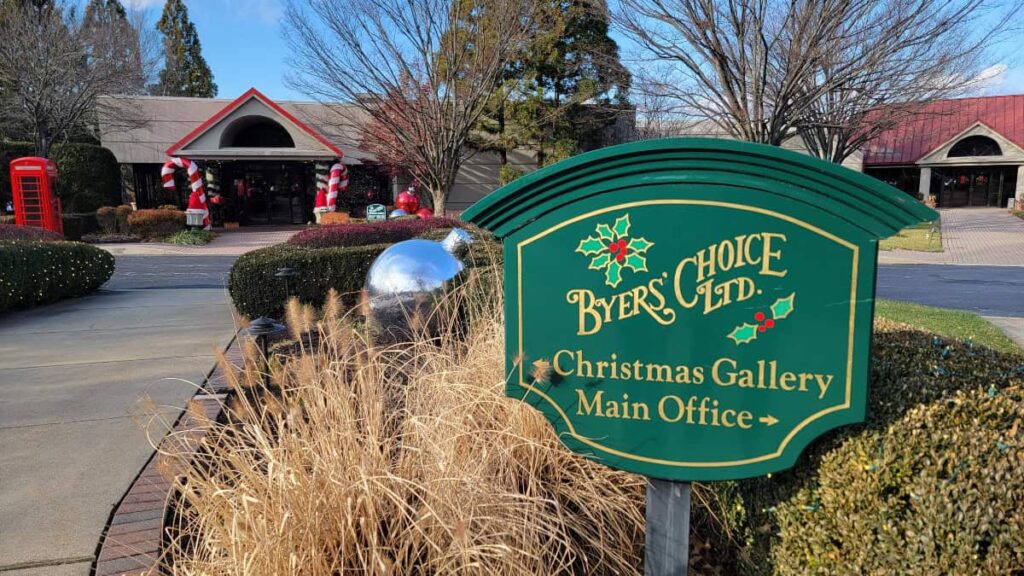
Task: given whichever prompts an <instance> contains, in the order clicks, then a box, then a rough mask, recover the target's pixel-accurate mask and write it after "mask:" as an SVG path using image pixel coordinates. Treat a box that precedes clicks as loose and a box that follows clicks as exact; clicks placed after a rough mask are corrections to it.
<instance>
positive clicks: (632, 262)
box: [622, 254, 647, 272]
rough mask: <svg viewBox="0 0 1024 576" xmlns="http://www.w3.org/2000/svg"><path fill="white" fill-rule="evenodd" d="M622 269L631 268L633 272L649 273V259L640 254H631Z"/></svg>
mask: <svg viewBox="0 0 1024 576" xmlns="http://www.w3.org/2000/svg"><path fill="white" fill-rule="evenodd" d="M622 267H623V268H629V269H630V270H632V271H633V272H647V258H644V257H643V256H641V255H639V254H630V255H628V256H626V258H625V261H624V262H623V263H622Z"/></svg>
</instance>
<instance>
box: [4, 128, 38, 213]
mask: <svg viewBox="0 0 1024 576" xmlns="http://www.w3.org/2000/svg"><path fill="white" fill-rule="evenodd" d="M25 156H35V150H34V148H33V146H32V144H30V143H28V142H0V207H3V206H6V205H7V201H8V200H12V199H13V198H14V197H13V196H12V195H11V160H14V159H15V158H22V157H25Z"/></svg>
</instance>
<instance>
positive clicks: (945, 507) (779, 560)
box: [712, 320, 1024, 575]
mask: <svg viewBox="0 0 1024 576" xmlns="http://www.w3.org/2000/svg"><path fill="white" fill-rule="evenodd" d="M1021 387H1024V356H1021V355H1019V354H1005V353H1000V352H997V351H994V350H990V349H988V348H984V347H981V346H976V345H973V344H972V343H971V342H959V341H946V340H944V339H942V338H939V337H938V336H935V335H933V334H931V333H928V332H924V331H921V330H916V329H913V328H911V327H909V326H906V325H902V324H897V323H894V322H889V321H885V320H879V321H877V322H876V326H875V336H874V342H873V347H872V378H871V387H870V389H869V394H868V417H867V421H866V422H865V423H864V424H859V425H855V426H847V427H844V428H841V429H839V430H836V431H834V432H832V433H830V434H827V435H825V436H823V437H822V438H820V439H819V440H818V441H817V442H815V443H814V444H812V445H811V446H810V447H809V448H808V449H807V450H806V451H805V452H804V454H803V455H802V456H801V458H800V460H799V461H798V462H797V464H796V466H794V467H793V468H792V469H790V470H787V471H784V472H781V473H778V474H773V475H772V476H771V477H761V478H754V479H750V480H745V481H741V482H738V483H735V484H732V483H729V484H727V485H713V486H712V489H715V490H717V489H718V488H719V487H720V486H722V487H728V489H730V490H732V493H731V495H730V498H731V501H729V502H726V503H725V504H724V505H723V509H724V510H733V511H740V513H739V514H737V516H738V518H737V520H736V526H737V528H736V533H735V534H734V535H733V536H734V540H735V541H738V542H741V543H744V544H743V545H741V546H739V547H735V546H734V547H733V548H732V550H730V549H729V546H724V545H723V546H719V549H720V551H722V552H723V554H722V557H721V562H722V566H723V568H722V569H723V570H724V572H725V573H737V574H763V575H767V574H837V575H839V574H868V573H877V574H882V573H888V574H936V573H945V574H979V573H983V574H990V573H1011V572H1012V571H1009V570H1004V571H1002V572H1000V571H995V572H989V571H987V570H984V569H980V571H979V570H971V569H966V568H964V569H957V570H939V571H929V570H927V569H923V568H922V571H915V570H916V568H914V566H915V565H921V566H930V565H932V564H929V562H931V561H933V560H934V559H935V558H938V557H942V558H947V559H950V558H954V557H958V558H967V557H972V555H974V554H980V555H982V556H983V555H984V554H982V553H981V552H979V550H981V549H982V548H986V547H992V546H996V541H992V542H986V541H985V539H984V536H983V533H982V532H979V531H977V530H975V532H970V531H968V530H965V532H966V533H971V534H973V535H972V536H970V537H969V538H967V539H966V540H960V539H953V540H941V541H940V539H943V538H945V537H946V535H947V534H949V532H948V531H947V530H946V528H944V527H943V526H941V524H942V523H947V524H948V523H952V524H953V525H954V526H955V525H956V524H957V522H959V521H953V520H951V519H950V518H951V516H950V514H958V513H959V512H956V511H955V507H956V505H957V504H956V502H955V499H954V500H949V501H944V500H943V498H942V497H941V491H942V490H945V489H947V488H948V489H949V490H951V492H949V494H956V493H957V491H958V490H974V491H976V494H974V495H972V496H971V498H980V499H982V500H985V501H986V502H987V504H986V508H987V510H988V512H984V513H986V514H990V517H989V518H990V519H998V518H999V517H1000V515H1002V514H1016V515H1017V517H1018V518H1021V517H1022V515H1024V476H1021V475H1019V474H1018V475H1017V476H1016V477H1015V478H1013V479H1009V478H1004V477H1003V476H1001V475H1000V473H999V472H998V469H994V470H993V473H992V474H987V473H986V474H980V473H977V472H976V470H975V468H974V463H977V462H985V463H991V462H992V458H993V457H994V456H995V453H992V452H990V451H987V449H986V450H979V447H978V445H975V444H972V443H969V442H967V443H963V444H962V445H959V446H954V445H951V444H949V443H943V442H938V441H936V443H935V444H934V446H929V447H927V448H922V445H921V444H920V443H919V442H918V440H915V437H914V436H913V434H911V433H910V431H911V430H914V429H924V430H926V429H927V423H928V422H929V421H931V420H929V419H934V416H933V414H935V413H936V412H933V411H934V410H941V409H942V408H941V407H943V406H947V405H948V403H949V401H950V399H951V398H959V400H958V402H961V403H964V402H973V403H975V404H977V403H978V402H979V401H980V400H982V399H984V400H988V399H989V397H990V396H999V395H1002V394H1005V393H1006V391H1007V390H1012V389H1020V388H1021ZM963 410H968V411H971V410H973V411H977V412H978V413H979V414H981V413H984V412H986V411H987V408H986V407H985V406H984V405H981V404H979V405H976V406H973V407H966V408H964V409H963ZM1000 410H1001V408H1000ZM964 425H965V424H963V422H960V423H955V422H950V427H947V428H944V429H942V431H939V432H935V434H938V436H942V435H944V434H945V435H954V434H962V433H963V430H962V427H963V426H964ZM993 426H994V424H993V421H992V420H991V419H987V418H981V419H980V420H979V421H978V423H977V425H976V427H975V430H974V432H975V433H977V434H978V435H979V437H985V438H991V437H992V434H995V433H996V432H998V431H999V430H1002V428H1000V427H999V426H995V427H993ZM990 428H991V429H990ZM1020 429H1021V432H1024V422H1022V425H1021V427H1020ZM929 434H932V432H929ZM1003 438H1004V439H1003V440H1000V442H1003V443H1005V444H1007V445H1013V446H1019V445H1021V441H1022V438H1021V436H1020V435H1018V436H1017V437H1016V438H1010V437H1009V436H1008V435H1007V434H1004V435H1003ZM1014 443H1016V444H1014ZM903 445H906V446H908V447H912V449H908V450H901V446H903ZM879 446H886V447H887V448H886V450H892V452H889V453H886V452H884V451H882V452H877V453H871V452H869V450H872V449H874V448H871V447H879ZM858 450H859V451H861V452H862V453H863V454H865V455H866V457H867V456H870V458H868V459H866V460H864V461H863V462H861V464H862V465H863V466H867V467H868V468H871V467H872V466H874V467H875V470H874V471H877V472H878V473H877V474H876V475H875V476H874V478H875V481H876V482H882V480H881V479H882V478H884V479H885V483H884V485H883V484H877V485H876V486H875V488H874V489H877V490H880V491H882V492H881V493H884V494H885V495H888V496H886V497H891V498H892V499H893V500H891V501H882V500H879V499H878V498H881V496H879V495H877V494H876V495H875V496H872V495H870V494H866V493H865V494H860V493H859V492H862V491H863V490H866V489H867V487H868V486H867V484H865V482H867V479H866V477H861V476H860V474H861V472H864V471H865V470H861V471H857V470H855V469H854V468H855V466H853V465H852V464H851V462H852V460H851V458H853V456H851V455H850V454H852V453H856V452H857V451H858ZM915 450H917V451H921V454H915V452H914V451H915ZM851 451H853V452H851ZM1011 454H1012V455H1013V457H1014V458H1016V459H1017V466H1020V465H1021V464H1022V463H1024V460H1021V452H1020V451H1019V448H1013V449H1012V450H1011ZM883 456H885V458H886V460H884V463H885V466H887V467H889V466H892V467H893V468H892V470H889V471H881V470H878V466H879V463H880V462H882V460H876V459H877V458H882V457H883ZM918 457H921V458H926V459H928V458H931V460H926V461H918V460H915V458H918ZM838 462H846V463H847V466H846V469H845V470H844V469H842V466H840V465H839V464H838ZM950 462H956V463H957V466H959V463H962V462H968V463H969V464H964V466H969V467H971V470H970V472H969V473H970V474H972V475H973V477H974V481H973V483H972V484H971V487H970V488H967V487H966V485H956V486H953V484H956V483H953V482H951V481H950V479H947V480H946V484H944V485H936V486H934V487H933V490H934V491H932V492H926V491H922V489H921V487H920V486H919V484H918V483H917V482H918V478H917V476H921V475H925V476H926V477H927V476H928V475H936V474H941V473H942V472H941V470H943V469H948V466H949V465H950ZM858 465H860V464H858ZM943 467H947V468H943ZM926 468H927V469H926ZM900 470H902V471H903V472H900ZM907 470H914V471H915V472H914V474H913V475H911V474H909V473H907V472H906V471H907ZM893 471H895V472H896V474H895V475H891V474H889V472H893ZM1007 483H1011V484H1012V486H1006V484H1007ZM844 484H846V485H849V487H848V488H847V489H848V490H849V491H850V494H849V495H848V496H846V497H844V498H843V499H839V498H838V496H837V495H835V494H832V493H829V494H828V498H830V500H829V499H826V495H825V494H824V493H823V492H821V490H823V489H825V488H823V487H830V486H831V487H837V486H843V485H844ZM836 489H837V488H836ZM1006 490H1013V491H1015V492H1012V493H1013V494H1016V496H1015V498H1017V500H1016V502H1015V503H1014V504H1012V505H1011V504H1009V503H1001V502H999V500H1000V499H1001V498H1003V497H1004V495H1005V494H1006V492H1005V491H1006ZM872 498H875V500H872ZM906 498H910V500H912V502H911V503H912V504H913V506H910V505H909V504H907V505H905V506H904V507H903V508H895V507H894V505H895V503H896V501H897V500H900V499H906ZM826 503H827V504H828V510H827V513H823V514H810V513H811V512H815V511H817V510H820V509H822V507H823V506H825V505H826ZM1012 506H1016V508H1013V507H1012ZM982 512H983V511H978V513H979V514H981V513H982ZM975 518H976V519H977V518H981V517H980V516H977V517H975ZM844 519H847V520H849V519H856V521H857V523H864V524H865V525H864V526H860V527H856V528H855V527H854V526H853V525H851V524H849V523H844V522H846V520H844ZM993 521H994V520H993ZM840 529H842V530H848V532H843V531H842V530H840ZM986 529H987V528H986ZM972 530H974V528H972ZM999 530H1000V529H997V528H992V530H991V531H990V532H989V533H991V534H993V535H996V536H994V537H997V540H998V538H1006V537H1007V534H1006V533H1004V532H999ZM893 531H895V532H893ZM997 532H998V534H997ZM911 533H913V534H916V535H917V536H914V537H921V538H924V537H927V536H921V535H922V534H931V535H932V536H931V537H932V540H933V541H932V543H931V544H930V546H931V548H930V549H931V554H933V556H928V557H922V556H920V555H921V554H924V552H923V551H922V550H923V549H922V548H921V547H920V546H918V545H917V544H919V542H918V543H915V544H914V545H911V544H910V543H906V544H905V545H896V544H894V542H896V541H897V540H891V539H892V538H894V537H895V536H894V534H902V535H900V536H898V538H908V537H909V536H908V535H909V534H911ZM813 534H817V535H813ZM865 534H870V535H871V538H873V540H872V542H873V544H872V545H871V547H870V548H869V549H864V547H863V545H862V544H863V542H862V541H861V539H862V538H864V537H865V536H864V535H865ZM975 535H977V536H978V539H977V540H973V541H970V542H968V540H970V538H974V536H975ZM822 539H827V540H828V543H827V544H826V543H825V542H824V541H823V540H822ZM882 541H885V542H886V544H885V547H884V554H885V555H884V556H883V555H882V553H883V550H882V548H880V547H881V546H882V544H881V543H882ZM1000 542H1002V541H1000ZM999 545H1000V546H1001V545H1002V544H999ZM805 546H815V547H817V548H814V549H813V552H808V550H810V549H806V548H802V547H805ZM797 551H800V552H797ZM805 552H806V553H805ZM819 553H820V556H822V557H819V558H817V559H812V558H811V556H815V555H819ZM871 554H877V556H878V557H877V558H875V559H873V560H872V559H867V558H864V556H865V555H871ZM999 554H1002V552H1000V553H999ZM824 556H828V558H824ZM997 556H998V554H997ZM999 557H1000V558H1004V556H999ZM1018 560H1020V558H1018ZM871 561H873V562H877V563H878V564H876V566H889V567H891V569H890V570H882V569H868V568H864V569H863V570H861V569H859V568H857V567H855V564H856V563H858V562H871ZM993 561H996V560H993ZM1001 561H1002V560H999V562H1001ZM864 566H867V564H864ZM960 566H961V567H962V566H964V565H963V564H961V565H960ZM982 566H983V565H982ZM1017 566H1018V568H1020V567H1024V563H1018V564H1017Z"/></svg>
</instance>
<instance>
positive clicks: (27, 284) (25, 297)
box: [0, 240, 114, 312]
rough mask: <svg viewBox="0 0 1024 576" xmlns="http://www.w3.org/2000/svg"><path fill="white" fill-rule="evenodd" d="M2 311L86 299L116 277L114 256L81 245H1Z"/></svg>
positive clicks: (0, 284) (31, 243)
mask: <svg viewBox="0 0 1024 576" xmlns="http://www.w3.org/2000/svg"><path fill="white" fill-rule="evenodd" d="M0 271H2V273H0V312H2V311H6V310H13V309H16V308H28V307H32V306H37V305H39V304H46V303H49V302H56V301H58V300H63V299H64V298H75V297H78V296H84V295H86V294H88V293H90V292H93V291H94V290H97V289H99V287H100V286H102V285H103V283H104V282H106V281H107V280H110V277H111V276H112V275H113V274H114V257H113V256H112V255H111V254H110V253H109V252H107V251H105V250H101V249H99V248H96V247H95V246H90V245H88V244H83V243H81V242H28V241H18V240H15V241H3V242H0Z"/></svg>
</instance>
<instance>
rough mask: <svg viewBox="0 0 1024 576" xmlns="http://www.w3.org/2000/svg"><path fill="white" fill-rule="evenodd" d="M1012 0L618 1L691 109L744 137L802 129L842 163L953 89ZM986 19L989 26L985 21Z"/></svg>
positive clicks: (776, 139) (969, 75)
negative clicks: (670, 72)
mask: <svg viewBox="0 0 1024 576" xmlns="http://www.w3.org/2000/svg"><path fill="white" fill-rule="evenodd" d="M1017 4H1018V2H1017V0H622V2H621V10H620V12H619V13H618V15H617V22H618V24H619V25H620V26H621V27H622V28H623V30H624V31H625V32H626V33H627V34H628V35H629V36H630V37H632V38H633V39H634V40H635V41H636V42H637V43H638V45H639V46H640V47H641V48H642V49H643V50H644V52H645V53H646V54H647V55H648V56H650V57H651V58H652V59H654V60H657V61H660V62H665V63H671V64H673V65H674V74H673V75H672V76H671V79H669V80H665V79H663V80H662V81H661V85H662V86H667V87H670V91H671V96H672V97H673V98H674V99H676V100H677V101H679V102H680V103H681V105H682V106H683V107H685V108H686V109H687V111H688V113H689V114H690V115H692V116H695V117H700V118H706V119H708V120H710V121H712V122H714V123H716V124H717V125H718V126H719V127H720V128H721V129H722V130H723V131H724V132H725V133H727V134H729V135H731V136H733V137H735V138H739V139H743V140H749V141H753V142H761V143H765V144H772V145H781V144H782V142H784V141H785V140H786V139H788V138H790V137H792V136H793V135H794V134H796V133H797V132H800V134H801V135H802V136H803V137H804V140H805V143H806V144H807V146H808V149H809V151H810V152H811V153H812V154H814V155H816V156H819V157H822V158H826V159H829V160H832V161H836V162H840V161H842V160H843V159H845V158H846V157H847V156H848V155H849V154H851V153H852V152H853V151H854V150H856V149H857V147H858V146H860V145H862V144H863V143H864V141H866V139H870V138H871V137H872V136H874V135H876V134H877V133H878V131H879V130H882V129H885V128H887V127H891V126H892V123H893V122H896V121H898V120H899V119H900V118H903V117H905V114H907V113H909V112H912V111H913V110H916V109H917V107H918V106H919V105H920V104H921V103H924V102H928V101H931V100H933V99H935V98H941V97H947V96H950V95H954V94H958V93H960V92H962V91H963V90H964V89H967V88H969V87H970V86H971V82H972V79H973V78H974V77H975V75H976V73H977V72H978V71H979V70H980V69H981V68H982V62H983V55H984V53H985V48H986V47H988V46H990V45H991V44H992V42H993V41H994V40H995V39H996V38H997V37H996V36H995V35H994V34H993V32H994V31H995V27H996V26H998V25H999V22H998V20H997V19H994V18H993V16H994V13H1004V14H1010V13H1013V12H1014V11H1015V10H1016V5H1017ZM986 23H987V24H988V25H987V26H984V24H986Z"/></svg>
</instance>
